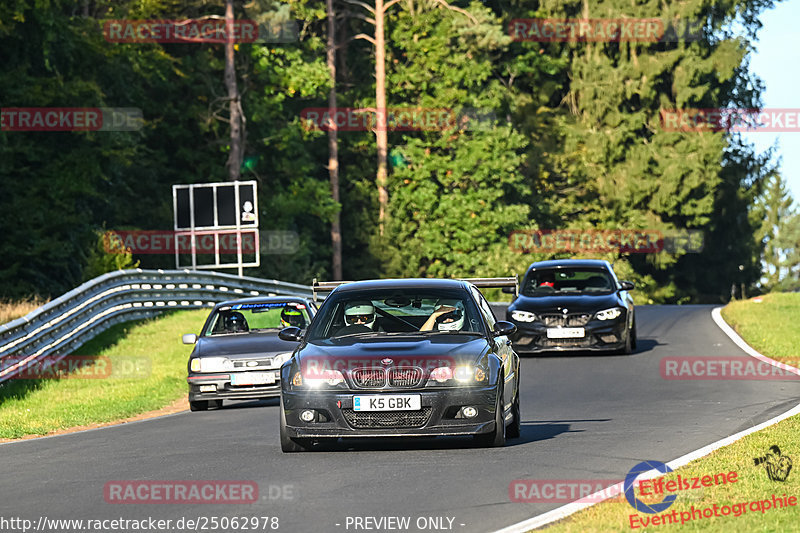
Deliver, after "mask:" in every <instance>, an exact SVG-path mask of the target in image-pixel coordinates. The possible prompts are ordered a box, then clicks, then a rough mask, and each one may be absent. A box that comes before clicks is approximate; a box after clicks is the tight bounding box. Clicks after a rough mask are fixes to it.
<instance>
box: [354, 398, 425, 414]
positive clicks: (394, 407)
mask: <svg viewBox="0 0 800 533" xmlns="http://www.w3.org/2000/svg"><path fill="white" fill-rule="evenodd" d="M420 409H422V398H421V397H420V395H419V394H404V395H393V396H390V395H380V396H378V395H370V396H353V411H419V410H420Z"/></svg>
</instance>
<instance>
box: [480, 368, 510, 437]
mask: <svg viewBox="0 0 800 533" xmlns="http://www.w3.org/2000/svg"><path fill="white" fill-rule="evenodd" d="M503 380H504V378H503V376H502V375H501V376H500V385H499V386H498V387H497V401H496V402H495V415H494V431H492V432H490V433H481V434H480V435H475V440H476V441H477V442H478V445H479V446H481V447H484V448H499V447H501V446H505V444H506V421H505V417H504V416H503Z"/></svg>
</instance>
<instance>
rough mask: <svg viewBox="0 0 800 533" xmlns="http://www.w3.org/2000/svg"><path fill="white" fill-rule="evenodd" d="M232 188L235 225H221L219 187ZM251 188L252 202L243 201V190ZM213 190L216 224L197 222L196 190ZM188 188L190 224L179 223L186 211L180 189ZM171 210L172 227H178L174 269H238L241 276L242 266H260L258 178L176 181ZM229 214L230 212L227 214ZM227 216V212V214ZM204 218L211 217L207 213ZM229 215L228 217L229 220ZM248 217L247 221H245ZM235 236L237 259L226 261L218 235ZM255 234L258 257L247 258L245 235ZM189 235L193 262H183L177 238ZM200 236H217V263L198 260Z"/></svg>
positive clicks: (215, 249)
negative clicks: (198, 240) (221, 180)
mask: <svg viewBox="0 0 800 533" xmlns="http://www.w3.org/2000/svg"><path fill="white" fill-rule="evenodd" d="M231 187H232V188H233V200H234V202H233V206H234V210H235V212H234V214H233V215H234V216H233V220H235V223H234V224H221V223H220V214H221V213H220V201H221V199H220V196H221V195H220V190H221V189H229V188H231ZM244 188H252V193H251V194H248V195H246V196H248V197H249V196H252V201H250V200H247V201H245V202H244V203H243V202H242V194H241V193H242V189H244ZM204 189H211V197H212V202H211V204H212V206H213V223H212V224H210V225H209V224H204V225H198V224H197V223H196V220H197V218H198V217H197V211H196V206H195V197H196V194H195V191H197V190H204ZM184 190H185V191H188V202H189V205H188V213H189V221H188V225H185V224H183V223H180V222H179V219H182V218H184V217H181V216H179V213H180V214H183V212H184V211H183V210H179V207H181V206H179V195H180V193H179V191H184ZM248 202H249V203H250V204H252V205H251V206H250V207H251V209H250V210H247V209H244V207H245V206H246V205H247V203H248ZM172 213H173V229H174V230H175V268H177V269H182V268H191V269H192V270H213V269H217V268H237V269H238V270H239V276H242V275H243V272H242V270H243V268H245V267H258V266H260V265H261V254H260V249H259V244H260V243H259V239H260V236H259V230H258V182H257V181H255V180H249V181H224V182H215V183H188V184H177V185H173V186H172ZM228 215H229V214H228ZM226 216H227V215H226ZM204 218H206V219H207V218H208V216H207V213H206V214H204ZM229 218H230V217H229V216H227V219H229ZM243 218H244V219H246V220H243ZM231 233H234V234H235V235H236V242H237V247H236V262H235V263H223V262H222V261H221V258H220V252H219V237H220V235H223V234H231ZM243 233H255V258H254V260H253V261H247V262H245V261H244V254H243V252H242V234H243ZM184 235H189V236H190V238H191V241H190V242H191V243H192V251H191V257H192V263H191V265H184V266H182V265H181V264H180V254H179V253H178V239H179V237H180V236H184ZM201 235H214V262H213V263H207V264H206V263H204V264H198V263H197V250H196V243H197V237H198V236H201Z"/></svg>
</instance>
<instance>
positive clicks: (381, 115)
mask: <svg viewBox="0 0 800 533" xmlns="http://www.w3.org/2000/svg"><path fill="white" fill-rule="evenodd" d="M383 19H384V8H383V0H375V107H376V114H377V120H376V131H375V136H376V144H377V148H378V175H377V177H376V180H375V182H376V184H377V185H378V231H379V233H380V235H381V236H383V230H384V225H385V222H386V218H387V207H388V204H389V193H388V190H387V185H388V183H387V171H386V154H387V151H388V145H389V141H388V136H387V131H386V128H387V121H386V114H387V110H386V64H385V61H386V50H385V46H386V45H385V41H384V35H383V34H384V28H383V22H384V20H383Z"/></svg>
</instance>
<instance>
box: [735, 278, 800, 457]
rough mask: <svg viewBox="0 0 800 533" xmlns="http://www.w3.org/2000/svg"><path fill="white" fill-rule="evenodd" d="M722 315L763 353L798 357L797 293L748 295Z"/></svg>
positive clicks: (779, 357)
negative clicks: (757, 297) (749, 296)
mask: <svg viewBox="0 0 800 533" xmlns="http://www.w3.org/2000/svg"><path fill="white" fill-rule="evenodd" d="M722 317H723V318H724V319H725V321H726V322H727V323H728V324H730V325H731V327H733V329H735V330H736V332H737V333H738V334H739V335H741V337H742V338H743V339H744V340H745V341H747V344H749V345H750V346H752V347H753V348H755V349H756V350H758V351H759V352H761V353H763V354H764V355H767V356H769V357H772V358H773V359H776V360H778V361H783V362H786V363H790V364H791V363H792V362H795V363H796V362H798V361H799V360H800V327H798V324H800V293H798V292H788V293H774V294H767V295H765V296H763V297H762V301H761V302H760V303H759V302H756V301H754V299H752V298H751V299H750V300H741V301H736V302H731V303H730V304H728V305H727V306H725V308H724V309H723V310H722ZM798 468H800V465H798Z"/></svg>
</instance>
